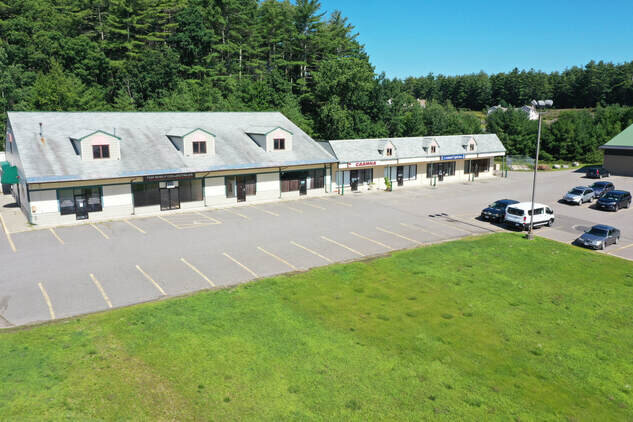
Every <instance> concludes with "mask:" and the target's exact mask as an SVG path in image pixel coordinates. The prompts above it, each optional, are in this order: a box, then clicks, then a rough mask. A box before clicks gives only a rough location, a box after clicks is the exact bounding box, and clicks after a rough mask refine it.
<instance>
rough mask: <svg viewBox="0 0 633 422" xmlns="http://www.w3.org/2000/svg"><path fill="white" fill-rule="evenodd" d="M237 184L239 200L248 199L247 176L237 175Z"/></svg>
mask: <svg viewBox="0 0 633 422" xmlns="http://www.w3.org/2000/svg"><path fill="white" fill-rule="evenodd" d="M235 180H236V185H237V202H244V201H246V178H245V177H244V176H237V177H236V178H235Z"/></svg>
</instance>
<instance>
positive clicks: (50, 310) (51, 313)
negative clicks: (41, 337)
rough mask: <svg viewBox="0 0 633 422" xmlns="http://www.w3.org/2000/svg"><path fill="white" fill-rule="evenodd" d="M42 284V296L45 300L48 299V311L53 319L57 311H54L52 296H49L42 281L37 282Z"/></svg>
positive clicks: (39, 284)
mask: <svg viewBox="0 0 633 422" xmlns="http://www.w3.org/2000/svg"><path fill="white" fill-rule="evenodd" d="M37 285H38V286H40V290H41V291H42V296H44V301H46V305H47V306H48V313H49V314H50V315H51V319H55V311H53V304H52V303H51V298H50V297H48V293H46V289H45V288H44V286H43V285H42V283H37Z"/></svg>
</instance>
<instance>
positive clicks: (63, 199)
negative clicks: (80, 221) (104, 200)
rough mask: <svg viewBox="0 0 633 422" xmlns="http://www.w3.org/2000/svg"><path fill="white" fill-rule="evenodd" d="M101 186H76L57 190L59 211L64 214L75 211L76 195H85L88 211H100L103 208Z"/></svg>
mask: <svg viewBox="0 0 633 422" xmlns="http://www.w3.org/2000/svg"><path fill="white" fill-rule="evenodd" d="M101 195H102V194H101V188H100V187H92V188H74V189H60V190H58V191H57V198H58V199H59V212H60V214H62V215H66V214H74V213H75V211H76V210H75V197H77V196H79V197H83V199H85V201H86V208H87V210H88V212H98V211H102V210H103V205H102V204H101Z"/></svg>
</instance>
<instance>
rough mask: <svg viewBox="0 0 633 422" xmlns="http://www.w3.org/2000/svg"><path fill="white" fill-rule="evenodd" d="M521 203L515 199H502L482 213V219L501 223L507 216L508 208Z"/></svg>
mask: <svg viewBox="0 0 633 422" xmlns="http://www.w3.org/2000/svg"><path fill="white" fill-rule="evenodd" d="M518 203H519V201H515V200H514V199H501V200H499V201H496V202H493V203H492V204H490V205H489V206H488V208H485V209H484V210H483V211H482V212H481V218H483V219H484V220H489V221H495V222H497V223H501V222H502V221H503V219H504V218H505V215H506V208H508V206H509V205H513V204H518Z"/></svg>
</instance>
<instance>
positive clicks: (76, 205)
mask: <svg viewBox="0 0 633 422" xmlns="http://www.w3.org/2000/svg"><path fill="white" fill-rule="evenodd" d="M6 160H7V161H8V163H5V164H3V169H4V168H5V167H6V169H7V171H8V172H11V174H12V175H15V176H12V177H11V178H10V180H11V193H12V194H13V196H14V197H15V198H16V201H17V203H18V204H19V205H20V207H21V208H22V210H23V211H24V213H25V214H26V216H27V218H28V220H29V222H30V223H32V224H40V225H56V224H67V223H71V222H74V221H76V220H85V219H90V220H93V219H109V218H115V217H125V216H128V215H132V214H136V215H138V214H149V213H161V212H165V211H170V210H176V209H191V208H203V207H225V206H230V205H234V204H238V203H241V202H247V203H249V202H261V201H274V200H278V199H282V198H294V197H296V198H299V197H303V196H315V195H325V194H327V193H329V192H332V174H333V171H335V166H336V159H335V158H334V157H333V156H332V155H331V154H330V153H329V152H327V151H326V150H324V149H323V148H322V147H321V146H320V145H319V144H318V143H317V142H315V141H314V140H313V139H312V138H310V137H309V136H308V135H307V134H306V133H305V132H303V131H302V130H301V129H300V128H299V127H298V126H296V125H295V124H294V123H292V122H291V121H290V120H288V119H287V118H286V117H285V116H283V115H282V114H281V113H172V112H165V113H143V112H132V113H102V112H78V113H70V112H9V113H7V156H6Z"/></svg>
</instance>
